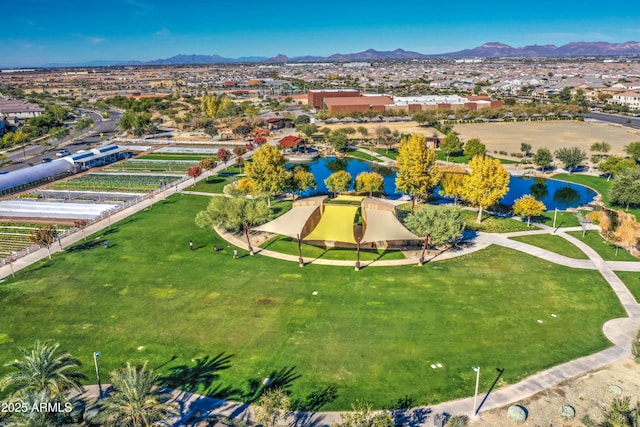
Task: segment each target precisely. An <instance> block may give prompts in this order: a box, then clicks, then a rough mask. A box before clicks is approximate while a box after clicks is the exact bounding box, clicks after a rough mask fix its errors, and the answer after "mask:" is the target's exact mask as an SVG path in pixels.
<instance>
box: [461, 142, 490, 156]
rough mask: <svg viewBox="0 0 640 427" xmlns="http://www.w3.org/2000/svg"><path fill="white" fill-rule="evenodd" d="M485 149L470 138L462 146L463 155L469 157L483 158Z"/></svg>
mask: <svg viewBox="0 0 640 427" xmlns="http://www.w3.org/2000/svg"><path fill="white" fill-rule="evenodd" d="M486 152H487V147H486V146H485V145H484V144H483V143H482V142H480V140H479V139H478V138H471V139H470V140H468V141H467V142H466V143H465V144H464V154H465V155H467V156H469V157H475V156H484V155H485V153H486Z"/></svg>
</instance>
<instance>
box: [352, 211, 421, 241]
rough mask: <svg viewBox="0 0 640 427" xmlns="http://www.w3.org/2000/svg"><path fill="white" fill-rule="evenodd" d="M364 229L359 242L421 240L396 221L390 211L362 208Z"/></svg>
mask: <svg viewBox="0 0 640 427" xmlns="http://www.w3.org/2000/svg"><path fill="white" fill-rule="evenodd" d="M362 216H363V217H364V218H365V230H364V235H363V236H362V240H361V243H373V242H385V241H394V240H421V238H420V237H418V236H416V235H415V234H413V233H412V232H410V231H409V230H407V229H406V228H404V226H403V225H402V224H401V223H400V221H398V218H397V217H396V216H395V215H394V213H393V212H392V211H382V210H376V209H366V208H363V215H362Z"/></svg>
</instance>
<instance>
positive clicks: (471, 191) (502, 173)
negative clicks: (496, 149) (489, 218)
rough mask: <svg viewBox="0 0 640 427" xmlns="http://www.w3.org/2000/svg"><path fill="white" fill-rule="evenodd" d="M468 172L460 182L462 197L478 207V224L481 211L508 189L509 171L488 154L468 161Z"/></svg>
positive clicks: (502, 195) (480, 218) (480, 219)
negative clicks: (469, 169) (469, 170)
mask: <svg viewBox="0 0 640 427" xmlns="http://www.w3.org/2000/svg"><path fill="white" fill-rule="evenodd" d="M469 167H470V168H471V172H470V174H469V175H468V176H467V177H466V178H465V179H464V182H463V184H462V191H461V196H462V199H464V200H466V201H468V202H469V203H471V204H472V205H473V206H477V207H478V208H479V209H478V220H477V222H478V224H480V222H481V221H482V211H483V210H484V209H486V208H488V207H489V206H491V205H493V204H494V203H496V202H497V201H498V200H500V199H501V198H502V197H504V195H505V194H507V191H509V179H510V176H509V172H507V170H506V169H505V168H504V166H502V163H500V160H498V159H492V158H491V157H488V156H476V157H474V158H473V159H471V160H470V161H469Z"/></svg>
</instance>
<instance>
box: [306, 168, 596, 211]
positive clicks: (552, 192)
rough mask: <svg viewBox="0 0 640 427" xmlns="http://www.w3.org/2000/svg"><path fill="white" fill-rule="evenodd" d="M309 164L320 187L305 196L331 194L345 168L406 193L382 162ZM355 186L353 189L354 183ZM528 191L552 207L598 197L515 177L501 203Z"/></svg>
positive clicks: (396, 195) (571, 205) (392, 193)
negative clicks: (332, 180) (332, 181)
mask: <svg viewBox="0 0 640 427" xmlns="http://www.w3.org/2000/svg"><path fill="white" fill-rule="evenodd" d="M305 165H307V166H308V167H309V170H310V171H311V172H312V173H313V174H314V175H315V177H316V181H317V182H318V188H317V189H316V190H314V191H307V192H305V193H303V196H312V195H317V194H328V193H329V191H328V190H327V187H326V186H325V185H324V180H325V179H326V178H327V177H328V176H329V175H331V174H332V173H334V172H337V171H341V170H344V171H347V172H349V173H350V174H351V176H352V177H353V180H354V182H355V179H356V177H357V176H358V174H359V173H361V172H369V171H372V172H377V173H379V174H380V175H382V177H383V178H384V191H385V193H386V196H387V197H389V198H391V199H397V198H399V197H401V196H402V194H400V193H398V192H397V191H396V183H395V181H396V172H395V171H394V170H393V169H391V168H389V167H387V166H384V165H381V164H376V163H370V162H367V161H364V160H360V159H352V158H347V159H337V158H335V157H324V158H321V159H317V160H314V161H313V162H309V163H305ZM351 189H352V190H353V185H352V187H351ZM525 194H531V195H532V196H533V197H535V198H536V199H538V200H540V201H541V202H542V203H544V204H545V206H546V207H547V209H549V210H553V209H555V208H558V209H559V210H565V209H567V208H575V207H578V206H581V205H584V204H587V203H589V202H590V201H591V200H593V198H594V197H595V196H596V193H595V192H594V191H593V190H591V189H589V188H587V187H584V186H582V185H578V184H573V183H566V182H562V181H556V180H553V179H545V178H533V177H518V176H512V177H511V181H510V183H509V192H508V193H507V195H506V196H505V197H504V198H503V199H502V200H501V201H500V203H502V204H505V205H512V204H513V202H514V201H515V200H516V199H518V198H519V197H521V196H523V195H525Z"/></svg>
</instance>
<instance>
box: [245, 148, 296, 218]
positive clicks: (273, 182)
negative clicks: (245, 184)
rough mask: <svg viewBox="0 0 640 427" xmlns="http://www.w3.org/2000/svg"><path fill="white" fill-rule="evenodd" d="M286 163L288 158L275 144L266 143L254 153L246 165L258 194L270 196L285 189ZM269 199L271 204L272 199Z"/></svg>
mask: <svg viewBox="0 0 640 427" xmlns="http://www.w3.org/2000/svg"><path fill="white" fill-rule="evenodd" d="M285 163H287V159H286V158H285V157H284V156H283V155H282V153H281V152H280V150H279V149H278V147H274V146H273V145H267V144H265V145H263V146H261V147H260V148H258V149H257V150H256V151H255V153H253V157H252V160H251V162H248V163H247V164H246V166H245V174H246V175H247V178H249V179H250V180H251V183H252V184H253V188H254V190H255V192H256V194H267V195H268V196H270V195H272V194H276V193H280V192H282V191H283V190H284V188H285V184H286V181H287V170H286V169H285V168H284V165H285ZM267 201H268V202H269V205H271V199H270V198H268V199H267Z"/></svg>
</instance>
